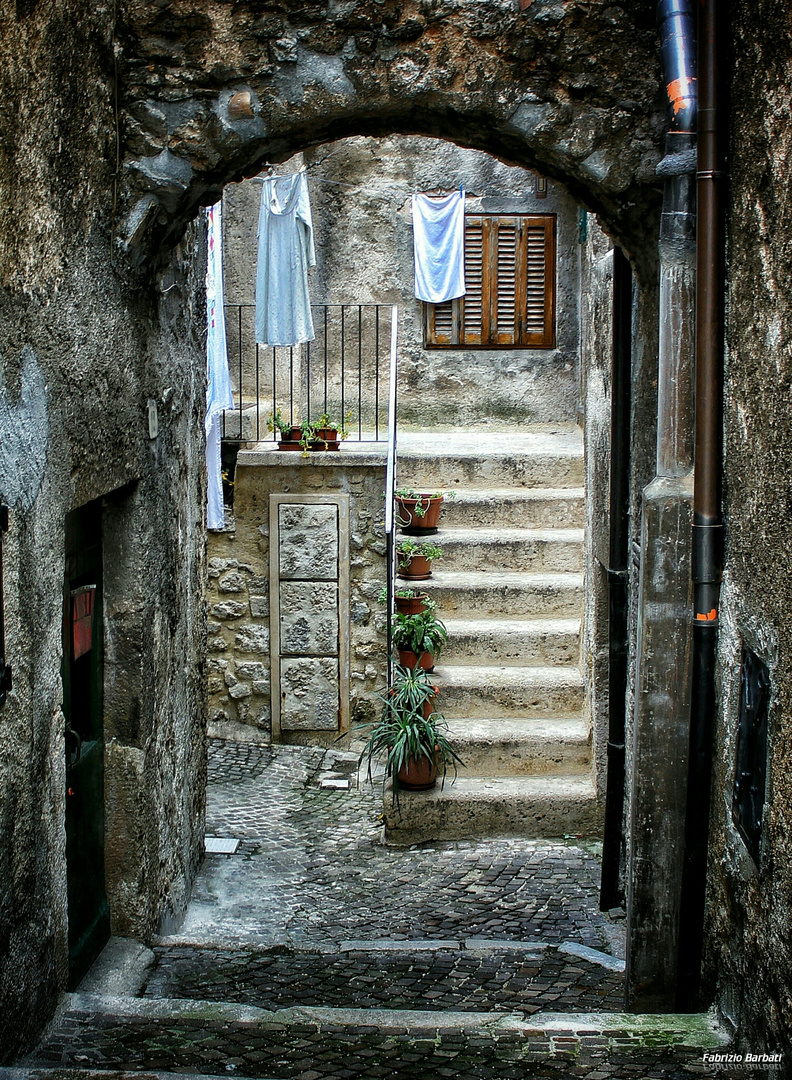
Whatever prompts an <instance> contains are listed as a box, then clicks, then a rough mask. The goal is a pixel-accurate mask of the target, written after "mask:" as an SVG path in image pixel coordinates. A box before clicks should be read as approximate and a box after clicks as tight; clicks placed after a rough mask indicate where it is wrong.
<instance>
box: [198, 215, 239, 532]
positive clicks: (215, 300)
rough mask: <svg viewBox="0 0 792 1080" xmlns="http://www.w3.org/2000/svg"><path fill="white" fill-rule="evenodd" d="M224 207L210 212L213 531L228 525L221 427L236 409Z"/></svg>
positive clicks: (207, 422)
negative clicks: (227, 305)
mask: <svg viewBox="0 0 792 1080" xmlns="http://www.w3.org/2000/svg"><path fill="white" fill-rule="evenodd" d="M221 205H222V204H221V203H219V202H218V203H215V205H214V206H210V207H209V210H208V211H207V245H208V249H209V250H208V254H207V260H206V382H207V386H206V416H205V418H204V428H205V431H206V476H207V505H206V524H207V527H208V528H210V529H222V528H223V527H224V525H225V512H224V510H223V477H222V466H221V463H220V425H221V424H222V418H223V410H224V409H232V408H233V407H234V397H233V394H232V391H231V376H230V375H229V372H228V350H227V348H226V329H225V306H224V297H223V223H222V216H221Z"/></svg>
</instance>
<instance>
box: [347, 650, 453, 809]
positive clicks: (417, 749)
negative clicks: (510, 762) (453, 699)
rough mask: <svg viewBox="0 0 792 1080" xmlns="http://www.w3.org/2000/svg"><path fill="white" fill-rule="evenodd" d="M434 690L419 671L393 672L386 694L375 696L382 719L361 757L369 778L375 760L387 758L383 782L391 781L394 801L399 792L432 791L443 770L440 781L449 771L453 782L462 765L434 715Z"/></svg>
mask: <svg viewBox="0 0 792 1080" xmlns="http://www.w3.org/2000/svg"><path fill="white" fill-rule="evenodd" d="M436 693H437V689H436V687H434V686H432V684H431V683H430V682H429V679H428V677H427V674H426V672H425V671H424V670H423V669H422V668H415V669H414V670H412V671H410V670H409V669H408V668H404V667H399V666H397V667H396V669H395V672H394V679H393V686H392V688H391V691H390V693H389V694H378V695H377V696H378V697H379V698H380V700H381V701H382V702H383V710H382V716H381V717H380V719H379V720H378V721H377V722H376V723H375V724H374V725H373V727H372V730H371V733H370V734H369V737H368V740H367V741H366V745H365V747H364V750H363V753H362V754H361V757H360V760H361V762H362V761H363V760H364V759H366V758H367V759H368V774H369V779H371V766H372V762H373V760H374V758H376V757H379V756H380V755H381V754H383V753H387V759H386V763H385V779H386V780H387V779H388V778H389V777H392V778H393V795H394V799H398V792H399V789H400V788H405V789H406V790H408V791H424V790H426V789H427V788H431V787H434V785H435V784H436V783H437V774H438V771H439V770H442V777H443V781H445V777H446V772H447V771H448V767H449V765H450V766H451V767H452V768H453V770H454V776H456V772H457V765H462V764H463V763H462V761H461V759H460V758H459V756H458V755H457V754H456V753H455V751H454V749H453V748H452V746H451V744H450V743H449V741H448V738H447V736H446V731H447V730H448V725H447V724H446V722H445V718H444V717H443V716H442V715H441V714H440V713H438V712H435V710H434V700H435V695H436Z"/></svg>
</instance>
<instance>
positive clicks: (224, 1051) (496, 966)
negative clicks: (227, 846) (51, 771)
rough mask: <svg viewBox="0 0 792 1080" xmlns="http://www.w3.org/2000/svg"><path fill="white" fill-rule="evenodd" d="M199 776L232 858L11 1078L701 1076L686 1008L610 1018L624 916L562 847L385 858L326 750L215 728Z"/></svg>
mask: <svg viewBox="0 0 792 1080" xmlns="http://www.w3.org/2000/svg"><path fill="white" fill-rule="evenodd" d="M209 778H210V786H209V794H208V809H207V834H208V835H210V836H211V835H214V836H220V837H235V838H238V839H239V840H240V843H239V847H238V848H237V850H236V852H235V853H234V854H229V855H207V857H206V859H205V862H204V864H203V866H202V868H201V871H200V873H199V876H198V880H197V882H196V887H195V890H194V895H193V899H192V901H191V904H190V908H189V911H188V914H187V917H186V919H185V921H184V924H183V926H182V927H181V928H180V929H179V931H178V933H176V934H172V935H169V936H167V937H163V938H161V939H159V941H158V942H157V943H156V944H155V950H154V961H153V966H152V968H151V969H150V971H149V973H148V975H147V977H146V981H145V982H144V983H143V985H142V986H141V985H140V984H139V983H138V984H137V985H136V986H135V988H134V989H132V990H130V991H129V993H130V995H134V994H137V995H140V996H129V997H126V998H119V997H108V998H102V997H89V996H87V995H85V994H83V995H79V994H77V995H72V996H70V997H68V998H67V999H65V1003H64V1011H63V1013H62V1014H61V1016H60V1018H59V1020H58V1022H57V1023H56V1024H55V1025H54V1026H53V1028H52V1029H51V1031H50V1032H49V1034H48V1036H47V1037H46V1039H45V1040H44V1042H43V1043H42V1045H41V1046H40V1047H39V1048H38V1049H37V1051H36V1052H35V1053H34V1054H33V1055H31V1056H30V1058H29V1059H28V1060H27V1061H26V1063H25V1064H26V1066H27V1068H28V1070H31V1069H32V1070H34V1071H33V1072H31V1071H27V1072H25V1073H24V1078H23V1075H22V1074H15V1075H14V1078H13V1080H28V1078H33V1080H36V1078H38V1077H40V1078H41V1080H45V1078H46V1080H59V1078H62V1080H89V1078H94V1080H110V1078H111V1077H113V1078H115V1080H125V1078H126V1077H128V1076H131V1075H137V1076H141V1075H143V1074H142V1073H141V1070H148V1073H147V1074H146V1075H148V1076H149V1077H154V1076H157V1077H169V1078H174V1077H175V1076H176V1074H182V1073H184V1074H196V1073H198V1074H202V1075H206V1076H214V1077H217V1076H228V1075H238V1076H245V1077H256V1078H259V1080H292V1078H294V1080H346V1078H361V1080H368V1078H372V1080H375V1078H380V1077H383V1078H388V1080H402V1078H404V1080H413V1078H420V1080H425V1078H434V1077H442V1078H444V1077H454V1078H456V1080H474V1078H475V1080H488V1078H492V1080H512V1078H514V1080H522V1078H524V1077H554V1078H557V1077H565V1078H568V1077H582V1078H586V1080H608V1078H614V1080H622V1078H623V1080H627V1078H640V1077H660V1078H669V1080H682V1078H683V1077H691V1076H695V1075H699V1076H712V1075H715V1073H714V1072H712V1070H711V1067H710V1066H707V1065H705V1064H704V1063H703V1058H702V1053H703V1049H704V1048H706V1047H714V1046H719V1045H721V1044H722V1042H723V1039H722V1037H721V1036H720V1035H719V1034H718V1033H717V1032H716V1031H715V1030H714V1029H713V1028H712V1026H711V1025H709V1026H708V1025H707V1024H706V1023H705V1022H704V1021H703V1020H702V1018H692V1020H691V1018H661V1021H657V1020H656V1019H654V1018H638V1019H637V1020H636V1018H634V1017H628V1016H625V1015H623V1014H620V1013H618V1011H617V1010H618V1009H619V1008H620V1007H621V1005H622V994H623V989H622V980H623V976H622V974H621V972H620V971H619V970H617V969H618V968H619V966H620V965H619V961H618V960H617V959H616V958H617V957H618V956H619V955H620V954H621V955H623V953H622V952H621V950H622V949H623V925H624V924H623V920H619V919H615V920H612V919H610V918H609V917H608V916H607V915H604V914H602V913H601V912H599V911H598V909H597V894H598V884H599V860H598V858H597V855H596V852H595V850H593V849H591V850H589V849H587V848H585V847H584V846H582V845H579V844H578V843H577V842H576V840H575V838H567V839H566V840H565V841H557V842H553V841H542V842H527V841H522V840H517V839H508V840H487V841H480V842H468V843H462V842H451V843H434V844H431V845H422V846H416V847H413V848H409V849H406V850H399V849H389V848H386V847H384V846H383V844H382V835H381V833H382V829H381V823H380V812H381V789H380V788H378V787H377V788H373V789H372V787H371V786H370V785H367V784H364V785H359V784H358V783H357V779H356V757H355V756H354V755H352V754H350V753H343V752H340V751H339V752H337V753H336V752H334V751H323V750H320V749H315V748H310V749H306V748H290V747H277V748H271V747H266V746H258V745H255V744H241V743H232V742H223V741H219V740H213V741H212V743H211V747H210V759H209ZM346 778H349V779H350V785H349V789H348V790H342V788H343V781H344V779H346ZM328 781H336V782H339V781H340V782H341V783H340V786H336V787H327V786H322V785H323V783H324V784H327V782H328ZM592 950H594V952H592ZM94 992H95V993H99V991H94ZM107 992H108V993H109V992H110V991H107ZM113 992H114V993H115V992H116V991H113ZM554 1018H555V1019H554ZM653 1025H654V1026H653ZM35 1070H37V1071H35ZM119 1070H120V1071H119ZM741 1075H743V1076H750V1075H751V1074H750V1073H747V1072H746V1073H742V1074H741ZM0 1080H5V1077H3V1075H2V1070H0ZM9 1080H10V1078H9Z"/></svg>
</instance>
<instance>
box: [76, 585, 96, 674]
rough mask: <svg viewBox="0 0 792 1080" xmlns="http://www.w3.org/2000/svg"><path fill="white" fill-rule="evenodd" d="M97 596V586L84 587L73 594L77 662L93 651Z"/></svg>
mask: <svg viewBox="0 0 792 1080" xmlns="http://www.w3.org/2000/svg"><path fill="white" fill-rule="evenodd" d="M95 595H96V586H95V585H84V586H83V587H82V588H81V589H75V591H74V592H73V593H72V651H73V655H74V659H75V660H78V659H79V658H80V657H81V656H84V655H85V653H87V652H90V649H91V645H92V634H91V628H92V626H93V610H94V596H95Z"/></svg>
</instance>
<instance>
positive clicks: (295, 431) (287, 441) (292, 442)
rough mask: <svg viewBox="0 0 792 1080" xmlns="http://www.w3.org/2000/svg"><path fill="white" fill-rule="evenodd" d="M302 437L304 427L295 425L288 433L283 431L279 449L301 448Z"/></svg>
mask: <svg viewBox="0 0 792 1080" xmlns="http://www.w3.org/2000/svg"><path fill="white" fill-rule="evenodd" d="M301 438H302V428H301V427H293V428H292V429H291V431H290V432H288V434H287V433H286V432H283V431H282V432H281V437H280V440H279V442H278V449H279V450H300V449H301V447H300V439H301Z"/></svg>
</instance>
